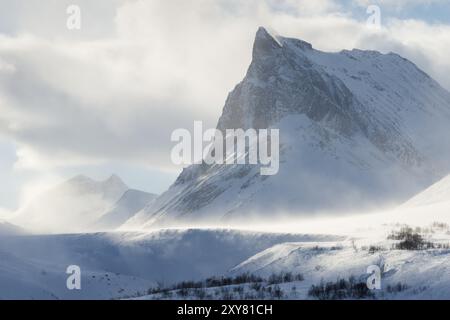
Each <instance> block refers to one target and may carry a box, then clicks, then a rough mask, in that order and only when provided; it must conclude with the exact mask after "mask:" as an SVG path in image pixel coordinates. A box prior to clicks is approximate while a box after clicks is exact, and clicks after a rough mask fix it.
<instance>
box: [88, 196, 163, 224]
mask: <svg viewBox="0 0 450 320" xmlns="http://www.w3.org/2000/svg"><path fill="white" fill-rule="evenodd" d="M156 197H157V195H156V194H152V193H147V192H143V191H139V190H133V189H130V190H128V191H126V192H125V193H124V195H123V196H122V197H121V198H120V199H119V201H117V203H116V204H115V205H114V206H113V208H112V209H111V210H109V211H107V212H106V213H104V214H103V216H102V217H101V218H100V219H99V220H98V221H97V223H96V227H98V229H100V230H112V229H115V228H117V227H119V226H120V225H122V224H123V223H125V222H126V221H127V220H128V219H130V218H131V217H133V216H134V215H135V214H136V213H137V212H139V211H140V210H142V209H143V208H144V207H145V206H146V205H148V204H149V203H151V202H152V201H153V200H154V199H155V198H156Z"/></svg>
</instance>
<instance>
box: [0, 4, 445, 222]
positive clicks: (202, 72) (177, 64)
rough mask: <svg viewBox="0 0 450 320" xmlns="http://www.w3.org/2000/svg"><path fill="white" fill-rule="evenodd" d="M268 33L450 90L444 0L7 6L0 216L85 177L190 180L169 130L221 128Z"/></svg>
mask: <svg viewBox="0 0 450 320" xmlns="http://www.w3.org/2000/svg"><path fill="white" fill-rule="evenodd" d="M70 5H77V6H78V7H79V8H80V17H81V25H80V26H81V28H80V29H79V30H78V29H75V30H70V29H68V28H67V19H68V18H69V16H70V14H68V13H67V8H68V7H69V6H70ZM369 5H377V6H378V7H379V8H380V14H381V15H380V18H381V19H380V23H381V24H380V28H370V27H368V26H367V20H368V19H369V18H370V15H371V14H370V13H369V14H368V13H367V8H368V6H369ZM259 26H265V27H266V28H268V29H270V30H273V31H275V32H277V33H278V34H280V35H283V36H289V37H296V38H300V39H303V40H305V41H308V42H310V43H312V45H313V47H314V48H316V49H320V50H325V51H339V50H342V49H353V48H360V49H371V50H378V51H381V52H390V51H393V52H396V53H399V54H401V55H402V56H404V57H406V58H408V59H410V60H412V61H413V62H414V63H416V64H417V65H418V66H419V67H420V68H422V69H423V70H424V71H426V72H427V73H429V74H430V75H431V76H432V77H434V78H435V79H436V80H438V81H439V82H440V83H441V85H442V86H444V87H445V88H447V89H450V59H448V52H450V4H449V2H448V1H443V0H424V1H420V0H409V1H406V0H379V1H375V0H374V1H369V0H344V1H337V0H316V1H309V0H247V1H241V0H193V1H183V0H147V1H143V0H96V1H90V0H70V1H66V0H0V181H1V183H0V217H1V216H2V215H6V214H8V213H9V212H11V211H12V210H15V209H16V208H17V207H19V206H20V205H23V204H24V203H25V202H26V201H28V200H30V199H31V198H32V197H33V196H35V195H36V194H37V193H39V192H41V191H42V190H44V189H46V188H49V187H51V186H52V185H54V184H56V183H58V182H60V181H62V180H65V179H68V178H70V177H71V176H74V175H77V174H85V175H88V176H91V177H93V178H96V179H105V178H107V177H108V176H109V175H111V174H112V173H115V174H118V175H119V176H120V177H122V179H123V180H124V181H125V182H126V183H127V184H128V185H129V186H130V187H133V188H137V189H141V190H145V191H149V192H154V193H161V192H163V191H164V190H166V189H167V188H168V187H169V186H170V184H171V183H172V182H173V181H174V180H175V179H176V177H177V175H178V173H179V172H180V170H181V168H180V167H177V166H174V165H173V164H172V163H171V160H170V149H171V148H172V147H173V144H172V142H171V141H170V135H171V132H173V130H175V129H178V128H186V129H191V128H192V127H193V122H194V121H195V120H202V121H203V122H204V126H205V127H211V128H212V127H215V125H216V124H217V120H218V118H219V116H220V114H221V111H222V108H223V105H224V103H225V99H226V97H227V94H228V93H229V92H230V91H231V90H232V89H233V88H234V86H235V85H236V84H237V83H238V82H239V81H240V80H242V78H243V77H244V75H245V72H246V69H247V67H248V65H249V63H250V61H251V49H252V43H253V39H254V36H255V33H256V30H257V28H258V27H259Z"/></svg>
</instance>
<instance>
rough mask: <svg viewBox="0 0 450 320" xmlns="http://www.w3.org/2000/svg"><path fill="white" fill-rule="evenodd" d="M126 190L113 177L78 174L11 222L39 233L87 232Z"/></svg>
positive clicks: (39, 197)
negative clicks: (93, 177) (104, 178)
mask: <svg viewBox="0 0 450 320" xmlns="http://www.w3.org/2000/svg"><path fill="white" fill-rule="evenodd" d="M127 190H128V187H127V186H126V185H125V183H123V181H122V180H121V179H120V178H119V177H117V176H115V175H112V176H111V177H110V178H108V179H107V180H105V181H94V180H92V179H91V178H88V177H85V176H81V175H80V176H77V177H74V178H72V179H70V180H68V181H66V182H64V183H62V184H60V185H59V186H57V187H55V188H53V189H50V190H48V191H47V192H45V193H43V194H41V195H39V196H37V197H36V198H35V199H34V200H32V201H31V202H30V203H28V204H27V205H26V206H25V207H24V208H22V209H20V210H19V211H18V213H17V214H16V216H15V217H14V218H13V219H12V220H11V221H12V222H13V223H15V224H18V225H20V226H24V227H26V228H30V229H31V230H34V231H39V232H52V233H53V232H80V231H86V230H90V228H92V226H93V224H94V223H95V222H96V221H97V220H98V219H100V218H101V216H102V215H103V214H104V213H105V212H106V211H107V210H109V209H110V208H111V207H112V206H113V205H114V204H115V203H116V202H117V201H118V200H119V199H120V198H121V197H122V196H123V195H124V193H125V192H126V191H127Z"/></svg>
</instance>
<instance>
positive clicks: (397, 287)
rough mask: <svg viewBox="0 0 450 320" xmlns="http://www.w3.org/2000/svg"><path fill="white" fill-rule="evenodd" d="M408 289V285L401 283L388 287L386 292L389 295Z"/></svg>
mask: <svg viewBox="0 0 450 320" xmlns="http://www.w3.org/2000/svg"><path fill="white" fill-rule="evenodd" d="M407 289H408V286H407V285H406V284H403V283H401V282H399V283H397V284H395V285H392V286H391V285H388V286H387V287H386V291H387V292H389V293H398V292H402V291H405V290H407Z"/></svg>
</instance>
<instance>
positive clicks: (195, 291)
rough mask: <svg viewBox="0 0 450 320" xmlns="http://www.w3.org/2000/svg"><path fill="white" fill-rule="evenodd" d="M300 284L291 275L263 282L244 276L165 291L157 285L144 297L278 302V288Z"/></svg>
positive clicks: (281, 294)
mask: <svg viewBox="0 0 450 320" xmlns="http://www.w3.org/2000/svg"><path fill="white" fill-rule="evenodd" d="M303 280H304V278H303V275H302V274H293V273H291V272H281V273H278V274H275V273H274V274H272V275H270V276H269V278H267V279H264V278H262V277H259V276H256V275H253V274H249V273H244V274H241V275H238V276H236V277H212V278H208V279H206V280H204V281H182V282H179V283H177V284H175V285H173V286H170V287H165V288H164V287H163V286H162V285H161V284H159V285H158V287H157V288H151V289H149V290H148V291H147V294H148V295H158V296H159V298H161V299H168V298H170V297H172V295H173V292H174V293H175V294H176V295H177V296H179V297H181V298H187V297H194V298H196V299H199V300H203V299H212V298H216V299H220V300H232V299H236V298H237V299H247V297H253V299H266V298H270V299H281V298H283V297H284V296H285V294H284V292H283V290H282V289H281V288H280V287H279V286H278V284H282V283H288V282H294V281H303ZM245 285H248V286H247V287H246V286H245ZM211 288H217V289H216V290H214V292H212V291H211V290H209V293H208V289H211ZM249 291H250V292H249Z"/></svg>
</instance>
